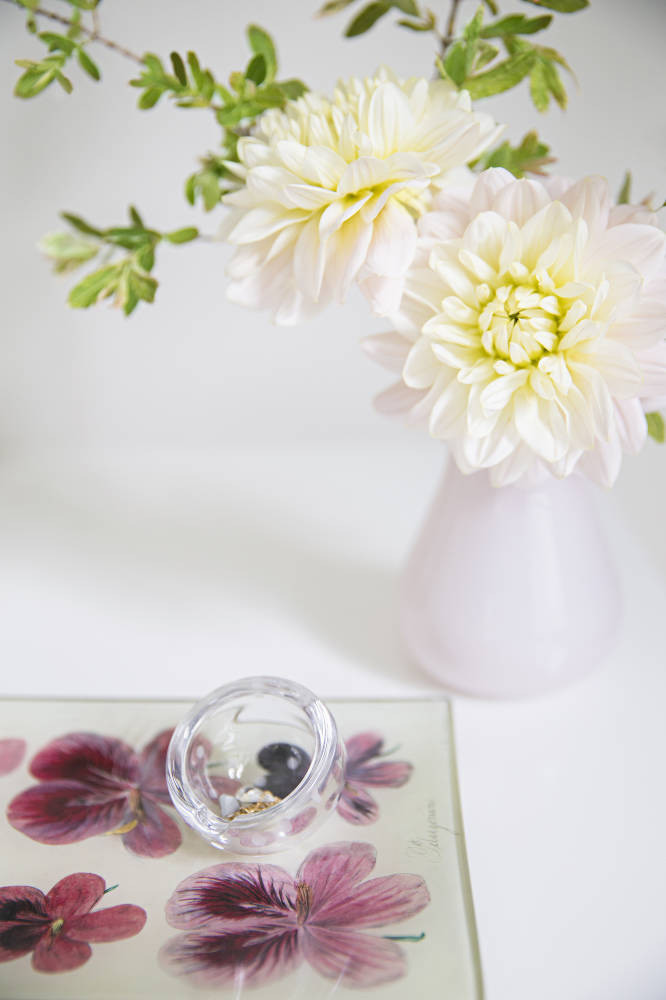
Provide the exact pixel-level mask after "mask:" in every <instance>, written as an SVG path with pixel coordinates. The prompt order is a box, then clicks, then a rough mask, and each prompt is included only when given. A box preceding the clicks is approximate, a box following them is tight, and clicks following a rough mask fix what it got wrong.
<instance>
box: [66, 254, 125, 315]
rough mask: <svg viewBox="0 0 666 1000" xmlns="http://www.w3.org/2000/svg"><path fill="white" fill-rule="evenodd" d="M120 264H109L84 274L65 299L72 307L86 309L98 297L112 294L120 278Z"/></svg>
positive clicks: (98, 298)
mask: <svg viewBox="0 0 666 1000" xmlns="http://www.w3.org/2000/svg"><path fill="white" fill-rule="evenodd" d="M121 266H122V265H120V264H109V265H107V266H106V267H102V268H100V269H99V271H93V272H92V274H88V275H86V277H85V278H84V279H83V281H80V282H79V283H78V285H75V286H74V288H72V290H71V292H70V293H69V297H68V299H67V301H68V302H69V304H70V306H71V307H72V309H88V308H89V307H90V306H93V305H94V304H95V303H96V302H98V301H99V300H100V298H103V297H106V296H107V295H113V293H114V292H115V290H116V288H117V287H118V281H119V279H120V271H121Z"/></svg>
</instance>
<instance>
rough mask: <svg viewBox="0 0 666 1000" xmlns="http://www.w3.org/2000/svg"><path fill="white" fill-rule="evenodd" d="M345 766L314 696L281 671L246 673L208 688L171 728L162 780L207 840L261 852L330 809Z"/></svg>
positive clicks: (310, 826) (278, 846)
mask: <svg viewBox="0 0 666 1000" xmlns="http://www.w3.org/2000/svg"><path fill="white" fill-rule="evenodd" d="M344 764H345V751H344V745H343V744H342V742H341V741H340V738H339V736H338V729H337V726H336V724H335V719H334V718H333V716H332V715H331V713H330V711H329V710H328V708H327V707H326V705H324V703H323V702H322V701H320V700H319V698H317V697H316V696H315V695H314V694H312V692H311V691H308V689H307V688H305V687H303V686H302V685H300V684H296V683H294V682H293V681H288V680H283V679H282V678H280V677H248V678H244V679H243V680H240V681H236V682H234V683H233V684H227V685H225V686H224V687H221V688H218V689H217V690H216V691H213V692H212V694H209V695H208V696H207V697H206V698H204V699H203V700H202V701H199V702H198V703H197V704H196V705H195V706H194V707H193V708H192V710H191V711H190V713H189V714H188V715H187V716H186V718H184V719H183V720H182V722H181V723H180V724H179V725H178V726H177V727H176V729H175V730H174V733H173V736H172V738H171V742H170V744H169V750H168V754H167V784H168V788H169V794H170V795H171V799H172V801H173V803H174V805H175V807H176V809H177V810H178V812H179V813H180V815H181V816H182V817H183V819H184V820H185V822H186V823H188V824H189V825H190V826H191V827H192V828H193V829H194V830H196V831H197V833H199V834H200V835H201V836H202V837H203V838H204V839H205V840H207V841H208V842H209V843H210V844H212V845H213V847H217V848H220V849H223V850H228V851H233V852H235V853H238V854H267V853H271V852H273V851H280V850H285V849H286V848H288V847H291V846H292V844H294V843H295V842H296V841H297V839H300V838H301V837H304V836H305V835H306V834H309V833H310V832H311V831H312V830H314V829H315V828H316V827H317V826H318V825H319V824H320V823H321V822H322V820H324V819H325V818H326V817H327V816H328V815H330V813H331V812H332V811H333V810H334V809H335V806H336V803H337V801H338V798H339V796H340V792H341V791H342V787H343V784H344Z"/></svg>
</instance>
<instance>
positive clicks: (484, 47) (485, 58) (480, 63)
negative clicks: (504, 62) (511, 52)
mask: <svg viewBox="0 0 666 1000" xmlns="http://www.w3.org/2000/svg"><path fill="white" fill-rule="evenodd" d="M498 55H499V49H498V48H496V46H494V45H491V44H490V42H479V48H478V50H477V53H476V60H475V62H474V70H475V72H478V71H479V70H480V69H483V67H484V66H487V65H488V63H490V62H492V61H493V59H494V58H495V56H498Z"/></svg>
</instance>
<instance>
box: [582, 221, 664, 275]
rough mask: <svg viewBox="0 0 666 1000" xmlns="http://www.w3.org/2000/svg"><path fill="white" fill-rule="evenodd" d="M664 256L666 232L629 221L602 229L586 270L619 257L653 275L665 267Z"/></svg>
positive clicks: (645, 273)
mask: <svg viewBox="0 0 666 1000" xmlns="http://www.w3.org/2000/svg"><path fill="white" fill-rule="evenodd" d="M665 257H666V234H665V233H663V232H662V231H661V230H660V229H657V228H656V226H645V225H640V224H639V223H635V222H630V223H626V224H625V225H622V226H613V227H612V228H611V229H607V230H606V231H605V232H604V233H602V234H601V235H600V237H599V239H598V240H597V241H595V243H593V244H591V245H590V249H589V252H588V254H587V256H586V258H585V266H586V269H587V270H591V269H595V268H596V269H599V270H602V269H603V268H604V267H605V265H606V263H607V262H609V261H613V260H619V261H624V262H627V263H629V264H631V265H633V267H635V268H636V269H637V270H638V271H639V273H640V274H642V275H643V277H644V278H651V277H652V276H653V275H655V274H657V273H658V271H659V269H660V268H663V266H664V259H665Z"/></svg>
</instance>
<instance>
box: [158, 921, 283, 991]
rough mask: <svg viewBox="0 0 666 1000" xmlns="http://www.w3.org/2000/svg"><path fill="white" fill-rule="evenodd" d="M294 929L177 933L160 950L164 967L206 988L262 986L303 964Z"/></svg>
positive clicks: (236, 988) (238, 988) (241, 988)
mask: <svg viewBox="0 0 666 1000" xmlns="http://www.w3.org/2000/svg"><path fill="white" fill-rule="evenodd" d="M299 938H300V935H299V933H298V931H296V930H295V929H293V928H289V929H288V930H278V929H276V928H274V929H273V930H272V931H270V930H267V931H262V930H259V929H257V930H254V929H248V930H244V931H238V932H237V933H232V932H229V933H226V934H219V935H218V934H180V935H178V937H175V938H172V939H171V941H169V942H167V944H166V945H164V947H163V948H162V950H161V951H160V955H159V959H160V964H161V965H162V966H163V968H164V969H165V970H166V971H167V972H169V973H171V974H172V975H176V976H185V977H186V978H187V979H188V980H189V981H190V982H192V983H194V985H196V986H201V987H204V988H208V989H224V988H226V987H229V988H230V987H234V989H235V992H236V995H237V996H240V994H241V993H242V992H244V989H245V987H247V988H250V987H255V986H265V985H266V984H268V983H272V982H275V981H276V980H277V979H281V978H283V977H284V976H286V975H288V974H289V973H292V972H294V971H295V970H296V969H297V968H298V966H299V965H300V964H301V962H302V953H301V948H300V943H299Z"/></svg>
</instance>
